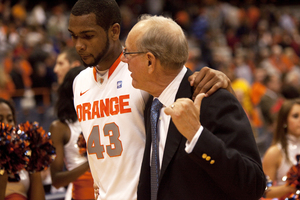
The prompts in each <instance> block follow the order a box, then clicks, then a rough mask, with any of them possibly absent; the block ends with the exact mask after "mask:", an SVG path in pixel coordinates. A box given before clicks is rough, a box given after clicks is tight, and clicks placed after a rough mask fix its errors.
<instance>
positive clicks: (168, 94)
mask: <svg viewBox="0 0 300 200" xmlns="http://www.w3.org/2000/svg"><path fill="white" fill-rule="evenodd" d="M186 71H187V68H186V67H183V68H182V70H181V71H180V72H179V74H178V75H177V76H176V77H175V79H174V80H173V81H172V82H171V83H170V84H169V85H168V86H167V87H166V88H165V90H164V91H163V92H162V93H161V94H160V96H159V97H158V100H159V101H160V102H161V103H162V104H163V107H162V109H161V110H160V116H159V120H158V125H157V126H158V129H157V130H158V134H159V163H160V168H161V164H162V159H163V153H164V149H165V145H166V140H167V134H168V129H169V124H170V120H171V116H170V115H166V114H165V112H164V110H165V108H166V107H167V106H170V105H172V103H174V101H175V97H176V94H177V91H178V88H179V86H180V83H181V81H182V79H183V77H184V75H185V73H186ZM202 130H203V127H202V126H201V127H200V128H199V130H198V131H197V133H196V135H195V136H194V137H193V139H192V141H191V142H187V143H186V149H185V150H186V152H187V153H190V152H192V150H193V148H194V146H195V144H196V142H197V141H198V138H199V137H200V135H201V132H202ZM151 152H152V151H151ZM150 158H151V155H150ZM150 163H151V162H150Z"/></svg>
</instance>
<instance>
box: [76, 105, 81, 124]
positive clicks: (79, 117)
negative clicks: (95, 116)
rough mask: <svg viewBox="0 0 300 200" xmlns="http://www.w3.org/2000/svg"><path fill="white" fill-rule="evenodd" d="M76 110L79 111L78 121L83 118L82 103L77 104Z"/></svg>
mask: <svg viewBox="0 0 300 200" xmlns="http://www.w3.org/2000/svg"><path fill="white" fill-rule="evenodd" d="M76 112H77V117H78V121H79V122H81V120H82V106H81V105H80V104H79V105H77V106H76Z"/></svg>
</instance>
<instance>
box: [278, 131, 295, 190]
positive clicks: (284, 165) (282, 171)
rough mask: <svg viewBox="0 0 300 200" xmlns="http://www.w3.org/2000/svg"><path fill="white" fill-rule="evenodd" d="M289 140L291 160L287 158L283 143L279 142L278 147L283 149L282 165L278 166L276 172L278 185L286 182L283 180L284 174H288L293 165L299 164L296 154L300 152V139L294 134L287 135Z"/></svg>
mask: <svg viewBox="0 0 300 200" xmlns="http://www.w3.org/2000/svg"><path fill="white" fill-rule="evenodd" d="M287 142H288V154H289V160H290V161H289V160H288V159H287V158H286V156H285V154H284V152H283V149H282V147H281V144H279V143H278V144H277V146H278V148H279V149H281V151H282V161H281V163H280V166H279V167H278V170H277V174H276V182H277V185H284V184H285V183H286V182H285V181H283V180H282V178H283V177H284V176H286V175H287V172H288V171H289V169H290V168H291V167H292V165H295V164H297V160H296V155H297V154H299V152H300V139H299V138H296V137H295V136H293V135H290V134H288V135H287Z"/></svg>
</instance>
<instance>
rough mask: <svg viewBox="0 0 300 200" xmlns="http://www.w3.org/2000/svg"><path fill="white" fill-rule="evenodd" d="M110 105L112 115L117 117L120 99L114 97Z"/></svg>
mask: <svg viewBox="0 0 300 200" xmlns="http://www.w3.org/2000/svg"><path fill="white" fill-rule="evenodd" d="M109 103H110V114H111V115H117V114H118V113H119V104H118V103H119V99H118V97H113V98H111V99H110V101H109Z"/></svg>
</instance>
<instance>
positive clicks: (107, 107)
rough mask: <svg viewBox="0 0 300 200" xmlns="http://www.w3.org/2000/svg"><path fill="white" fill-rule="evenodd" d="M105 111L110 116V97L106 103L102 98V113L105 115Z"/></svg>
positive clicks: (102, 115)
mask: <svg viewBox="0 0 300 200" xmlns="http://www.w3.org/2000/svg"><path fill="white" fill-rule="evenodd" d="M104 112H105V115H106V116H109V99H105V104H104V102H103V99H101V100H100V114H101V117H104Z"/></svg>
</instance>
